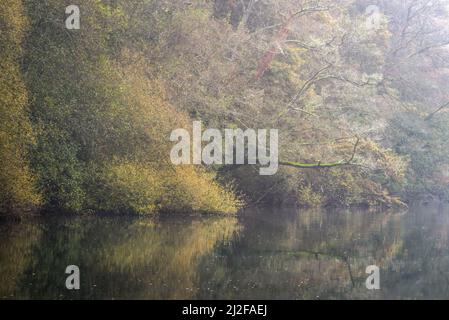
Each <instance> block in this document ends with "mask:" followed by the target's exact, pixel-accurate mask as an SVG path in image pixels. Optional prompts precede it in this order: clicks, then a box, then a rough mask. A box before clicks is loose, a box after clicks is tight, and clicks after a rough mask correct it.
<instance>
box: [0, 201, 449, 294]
mask: <svg viewBox="0 0 449 320" xmlns="http://www.w3.org/2000/svg"><path fill="white" fill-rule="evenodd" d="M72 264H74V265H78V266H79V267H80V270H81V289H80V290H79V291H68V290H67V289H65V279H66V275H65V273H64V272H65V268H66V266H68V265H72ZM373 264H374V265H377V266H379V267H380V268H381V290H378V291H369V290H367V289H366V287H365V280H366V277H367V276H368V275H366V274H365V268H366V267H367V266H368V265H373ZM0 298H20V299H23V298H27V299H28V298H32V299H41V298H47V299H74V298H75V299H79V298H81V299H119V298H122V299H123V298H125V299H197V298H200V299H351V298H355V299H379V298H393V299H416V298H425V299H432V298H449V208H446V209H445V208H438V207H427V208H413V209H410V210H409V211H400V212H382V213H376V212H366V211H365V212H364V211H332V212H331V211H303V210H301V211H298V210H294V209H283V210H280V209H265V210H249V211H246V212H243V213H241V214H240V215H238V216H237V217H236V218H225V217H202V218H200V217H194V216H192V217H179V216H177V217H164V218H159V219H134V218H129V217H119V218H117V217H89V216H88V217H76V218H73V217H63V218H58V219H55V218H51V219H49V218H47V219H35V220H32V221H27V222H21V223H10V222H8V223H4V222H3V223H1V224H0Z"/></svg>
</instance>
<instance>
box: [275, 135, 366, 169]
mask: <svg viewBox="0 0 449 320" xmlns="http://www.w3.org/2000/svg"><path fill="white" fill-rule="evenodd" d="M359 143H360V138H359V137H357V141H356V142H355V144H354V148H353V150H352V155H351V157H350V158H349V159H348V160H342V161H338V162H334V163H321V162H318V163H313V164H309V163H299V162H289V161H281V162H279V164H280V165H281V166H288V167H294V168H299V169H327V168H335V167H342V166H350V165H354V163H353V161H354V158H355V155H356V153H357V147H358V146H359Z"/></svg>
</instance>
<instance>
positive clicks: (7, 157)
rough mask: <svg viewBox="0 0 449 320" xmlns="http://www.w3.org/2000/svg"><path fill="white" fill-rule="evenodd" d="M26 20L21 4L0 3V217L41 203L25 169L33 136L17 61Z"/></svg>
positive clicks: (32, 177)
mask: <svg viewBox="0 0 449 320" xmlns="http://www.w3.org/2000/svg"><path fill="white" fill-rule="evenodd" d="M27 23H28V22H27V19H26V18H25V17H24V15H23V8H22V3H21V1H14V0H5V1H2V2H1V3H0V25H2V26H4V29H2V31H1V32H0V163H1V167H0V185H1V188H2V192H1V193H0V213H2V212H5V211H9V210H12V211H14V210H15V209H18V208H19V207H20V208H22V209H23V208H28V207H34V206H36V205H38V204H39V203H40V201H41V199H40V196H39V195H38V193H37V192H36V190H35V188H34V176H33V175H32V174H31V172H30V170H29V168H28V162H27V157H28V153H27V151H28V150H27V149H28V147H29V145H30V144H32V143H33V142H34V135H33V133H32V130H31V125H30V122H29V119H28V113H27V111H28V110H27V102H28V97H27V92H26V89H25V86H24V84H23V82H22V79H21V75H20V68H19V64H18V59H19V58H20V54H21V51H22V47H21V42H22V38H23V35H24V29H25V27H26V25H27Z"/></svg>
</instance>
